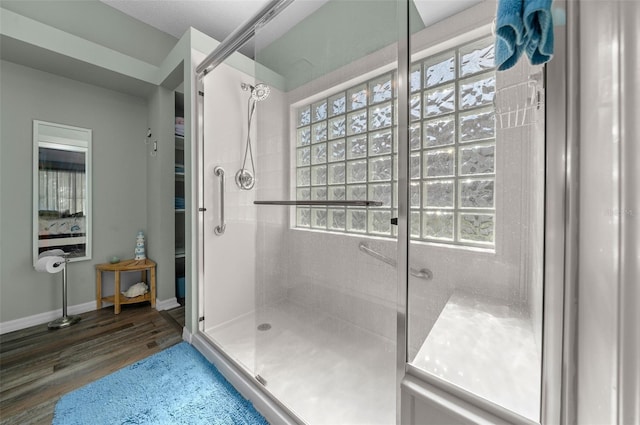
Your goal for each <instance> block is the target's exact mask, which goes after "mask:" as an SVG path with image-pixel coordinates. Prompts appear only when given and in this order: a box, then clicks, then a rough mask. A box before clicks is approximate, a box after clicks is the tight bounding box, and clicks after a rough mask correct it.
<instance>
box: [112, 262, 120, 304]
mask: <svg viewBox="0 0 640 425" xmlns="http://www.w3.org/2000/svg"><path fill="white" fill-rule="evenodd" d="M115 291H116V292H115V294H113V304H114V313H115V314H120V270H116V282H115Z"/></svg>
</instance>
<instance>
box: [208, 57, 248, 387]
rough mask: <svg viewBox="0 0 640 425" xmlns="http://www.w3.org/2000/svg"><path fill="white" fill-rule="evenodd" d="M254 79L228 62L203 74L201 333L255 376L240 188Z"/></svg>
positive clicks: (244, 198)
mask: <svg viewBox="0 0 640 425" xmlns="http://www.w3.org/2000/svg"><path fill="white" fill-rule="evenodd" d="M250 81H253V76H251V75H250V74H248V73H246V72H244V71H241V70H239V69H237V67H235V66H233V64H231V65H230V64H229V63H228V62H225V63H222V64H221V65H219V66H218V67H216V68H215V69H214V70H213V71H211V72H210V73H208V74H207V75H206V76H204V77H203V84H204V86H203V89H204V90H203V91H204V93H205V95H204V96H203V104H204V105H203V106H204V108H203V111H204V116H203V127H204V128H203V130H204V131H203V134H204V147H203V149H202V151H201V155H202V170H203V176H202V179H203V182H202V187H203V193H202V195H203V202H202V206H203V207H204V211H203V212H202V214H203V236H204V237H203V247H202V248H203V259H202V266H203V268H204V285H203V286H204V291H202V293H201V296H203V297H204V300H203V306H204V312H203V314H202V316H203V317H204V320H203V321H202V322H201V326H203V328H204V329H203V331H204V333H205V334H206V335H207V336H208V337H209V338H210V339H211V340H212V341H213V342H214V343H215V344H217V345H218V347H219V348H220V349H221V351H222V352H223V353H225V354H226V355H227V356H228V357H230V358H231V359H232V360H234V361H236V362H237V363H238V364H239V365H240V366H241V367H242V368H244V369H245V370H246V371H247V373H248V374H249V375H250V376H253V375H255V361H256V360H255V357H256V354H255V347H256V343H255V338H256V336H255V332H256V327H255V321H256V319H255V288H256V275H255V270H256V250H255V241H256V235H257V223H256V209H255V207H254V205H253V201H254V200H255V196H256V194H255V192H253V191H246V190H242V189H240V188H239V187H238V186H237V185H236V183H235V181H234V176H235V174H236V172H237V171H238V169H239V168H240V167H241V164H242V159H243V154H244V151H243V148H244V146H243V142H244V141H245V138H246V132H245V130H243V129H246V110H247V99H248V93H247V92H245V91H243V90H242V86H241V85H242V84H243V83H246V82H250Z"/></svg>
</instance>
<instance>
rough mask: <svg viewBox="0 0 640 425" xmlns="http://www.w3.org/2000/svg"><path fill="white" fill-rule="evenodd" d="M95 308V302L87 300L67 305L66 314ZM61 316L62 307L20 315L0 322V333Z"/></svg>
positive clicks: (46, 321)
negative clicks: (24, 315) (17, 317)
mask: <svg viewBox="0 0 640 425" xmlns="http://www.w3.org/2000/svg"><path fill="white" fill-rule="evenodd" d="M95 309H96V302H95V301H89V302H86V303H84V304H77V305H71V306H68V307H67V314H69V315H72V314H82V313H86V312H87V311H93V310H95ZM59 317H62V309H61V308H60V309H58V310H53V311H47V312H45V313H39V314H34V315H33V316H27V317H22V318H20V319H15V320H9V321H7V322H0V334H5V333H7V332H13V331H18V330H20V329H25V328H28V327H31V326H36V325H41V324H43V323H48V322H50V321H52V320H55V319H57V318H59Z"/></svg>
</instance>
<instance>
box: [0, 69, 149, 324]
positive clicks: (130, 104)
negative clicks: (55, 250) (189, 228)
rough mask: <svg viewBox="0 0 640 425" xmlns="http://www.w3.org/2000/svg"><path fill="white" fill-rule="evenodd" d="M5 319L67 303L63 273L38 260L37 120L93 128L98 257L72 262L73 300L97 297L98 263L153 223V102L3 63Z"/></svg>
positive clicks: (129, 248)
mask: <svg viewBox="0 0 640 425" xmlns="http://www.w3.org/2000/svg"><path fill="white" fill-rule="evenodd" d="M0 81H1V85H2V96H1V98H0V101H1V108H0V109H1V111H0V123H1V130H0V142H1V147H2V150H1V159H0V160H1V164H2V167H1V169H0V177H1V179H0V180H1V181H0V185H1V194H0V201H1V205H2V207H1V209H2V220H0V233H1V236H0V246H1V254H2V255H1V258H0V265H1V270H0V291H1V292H2V297H1V298H0V305H1V308H0V321H1V322H5V321H9V320H15V319H18V318H23V317H26V316H30V315H35V314H39V313H42V312H48V311H53V310H56V309H59V308H61V304H62V299H61V296H62V295H61V288H60V286H61V285H60V276H59V275H54V276H50V275H44V274H41V273H37V272H36V271H35V270H34V269H33V265H32V254H31V252H32V235H31V233H32V232H31V226H32V224H31V218H32V215H31V208H32V205H31V203H32V196H31V191H32V183H31V182H32V169H31V168H32V167H31V163H32V137H33V136H32V122H33V120H34V119H39V120H44V121H50V122H55V123H61V124H68V125H72V126H77V127H84V128H90V129H92V130H93V144H92V149H93V188H92V190H93V192H92V197H93V205H92V214H93V258H92V259H91V260H89V261H81V262H77V263H72V264H70V266H69V272H68V273H69V275H68V279H69V294H68V301H69V305H76V304H82V303H86V302H89V301H93V300H95V270H94V265H95V264H98V263H103V262H106V261H107V260H108V259H109V258H110V257H111V256H114V255H117V256H119V257H121V258H129V257H131V256H132V255H133V248H134V247H135V235H136V233H137V232H138V230H144V229H145V224H146V202H145V200H146V194H145V189H146V159H145V145H144V137H143V136H144V134H145V132H146V128H147V125H146V122H147V106H146V101H145V100H143V99H140V98H137V97H133V96H127V95H124V94H122V93H118V92H114V91H111V90H106V89H103V88H99V87H96V86H92V85H89V84H84V83H79V82H76V81H74V80H70V79H67V78H62V77H58V76H55V75H53V74H49V73H46V72H42V71H37V70H34V69H31V68H27V67H24V66H21V65H16V64H13V63H11V62H6V61H2V62H1V72H0Z"/></svg>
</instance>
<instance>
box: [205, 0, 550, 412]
mask: <svg viewBox="0 0 640 425" xmlns="http://www.w3.org/2000/svg"><path fill="white" fill-rule="evenodd" d="M290 3H291V4H290ZM436 3H438V2H428V1H410V2H405V1H391V0H389V1H341V0H330V1H317V2H314V1H310V2H289V1H279V2H278V1H273V2H270V3H269V5H267V6H266V7H265V9H264V11H268V10H272V11H273V10H275V11H276V12H280V11H281V10H283V11H282V13H279V14H278V13H267V15H266V17H257V18H255V19H254V20H253V22H249V23H248V24H247V25H248V27H247V28H249V30H247V31H245V32H244V33H243V32H242V31H241V30H242V28H241V29H239V30H238V31H237V32H236V34H235V35H232V36H231V37H230V39H233V38H234V37H235V38H236V39H243V38H244V40H245V41H246V40H247V39H249V38H252V42H253V43H254V55H253V59H248V58H246V57H240V56H239V55H238V54H235V55H232V56H228V54H225V52H224V50H225V49H226V53H233V52H234V51H235V49H237V47H238V46H237V45H236V46H235V47H233V46H231V47H230V46H229V44H227V43H223V44H222V45H221V46H222V48H220V49H218V51H216V52H214V53H213V54H212V55H210V56H209V58H208V59H207V60H206V61H205V62H203V64H202V65H201V66H200V68H199V69H198V72H199V74H198V76H199V79H198V83H199V87H198V92H199V94H200V96H199V100H198V102H199V115H200V120H199V121H200V124H199V125H200V128H199V133H200V141H199V148H198V168H199V183H198V184H199V190H198V191H199V193H200V198H199V200H198V202H199V207H200V213H199V214H200V217H199V218H200V227H199V229H198V231H199V238H200V241H199V250H200V252H199V258H200V275H199V279H200V280H201V284H200V288H201V289H200V293H199V300H200V312H199V316H200V328H199V331H200V333H201V334H202V335H204V337H205V338H206V340H207V341H208V343H209V344H210V345H211V347H213V348H214V349H215V350H216V351H217V352H219V353H220V355H222V356H223V357H224V358H225V359H226V360H228V361H229V362H231V363H232V364H233V365H234V366H235V367H236V368H237V369H239V370H240V371H241V373H242V374H243V376H244V377H245V378H246V379H247V380H248V381H250V382H253V383H254V384H255V385H257V386H259V387H260V388H261V389H262V390H263V391H264V392H265V393H266V394H267V395H268V397H270V398H271V399H273V400H274V401H275V402H276V403H277V404H278V405H279V406H280V407H281V408H282V409H284V410H285V411H286V412H287V414H288V415H289V416H291V417H292V418H294V419H295V420H297V421H300V422H308V423H311V424H340V423H343V424H391V423H396V421H398V418H399V412H400V404H399V400H400V394H401V391H400V386H399V384H400V381H401V380H402V378H403V377H404V376H405V373H411V374H412V375H413V376H417V377H419V378H421V379H424V380H425V382H429V383H431V384H433V385H437V386H440V388H445V389H446V390H447V391H450V392H452V393H453V394H456V395H459V396H461V397H464V398H465V399H466V400H469V401H471V402H472V403H477V404H478V405H481V406H484V407H486V408H487V409H488V410H489V411H491V412H493V413H496V414H498V415H499V416H500V417H502V418H507V419H506V420H507V421H511V422H522V423H531V422H534V423H535V422H539V421H540V420H541V398H542V395H541V386H542V380H543V377H542V359H543V348H544V347H543V327H544V325H545V323H544V322H543V281H544V279H543V273H544V268H543V261H544V254H545V253H544V242H545V238H544V235H545V227H544V205H545V192H544V189H545V177H544V176H545V154H546V152H545V68H544V67H542V66H538V67H533V66H530V65H529V64H528V63H527V62H526V60H522V61H521V62H520V64H519V65H518V66H517V67H515V68H514V69H512V70H510V71H508V72H497V71H496V69H495V64H494V37H493V35H492V30H491V26H492V21H493V18H494V14H495V3H493V2H488V1H484V2H449V3H456V4H455V5H451V4H449V5H448V6H435V4H436ZM440 3H444V2H440ZM245 29H246V28H245ZM227 57H228V58H227Z"/></svg>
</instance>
